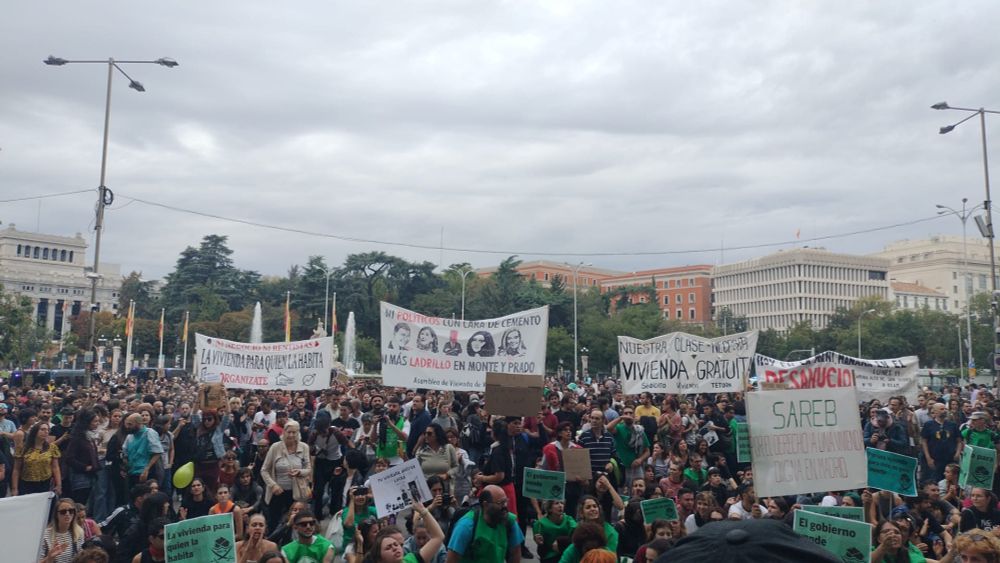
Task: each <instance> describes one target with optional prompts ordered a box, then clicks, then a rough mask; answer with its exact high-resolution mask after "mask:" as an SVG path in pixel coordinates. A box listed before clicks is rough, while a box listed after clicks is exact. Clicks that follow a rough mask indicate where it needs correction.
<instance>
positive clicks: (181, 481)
mask: <svg viewBox="0 0 1000 563" xmlns="http://www.w3.org/2000/svg"><path fill="white" fill-rule="evenodd" d="M191 481H194V462H193V461H189V462H187V463H185V464H184V465H182V466H180V467H178V468H177V471H175V472H174V488H177V489H183V488H184V487H187V486H188V485H190V484H191Z"/></svg>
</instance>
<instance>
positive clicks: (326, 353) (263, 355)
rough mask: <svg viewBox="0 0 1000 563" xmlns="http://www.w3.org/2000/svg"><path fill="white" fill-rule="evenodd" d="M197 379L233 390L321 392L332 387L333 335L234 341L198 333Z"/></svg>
mask: <svg viewBox="0 0 1000 563" xmlns="http://www.w3.org/2000/svg"><path fill="white" fill-rule="evenodd" d="M194 338H195V346H196V348H195V358H196V363H197V365H196V369H197V370H198V380H199V381H201V382H203V383H222V384H223V385H225V386H226V387H228V388H230V389H287V390H301V389H307V390H314V391H319V390H322V389H326V388H328V387H329V386H330V369H331V368H332V367H333V337H332V336H328V337H326V338H315V339H313V340H298V341H296V342H264V343H259V344H251V343H248V342H233V341H231V340H223V339H221V338H214V337H211V336H205V335H204V334H195V335H194Z"/></svg>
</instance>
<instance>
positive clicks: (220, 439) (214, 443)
mask: <svg viewBox="0 0 1000 563" xmlns="http://www.w3.org/2000/svg"><path fill="white" fill-rule="evenodd" d="M191 422H192V423H193V424H194V427H195V431H194V441H195V447H194V474H195V476H196V477H201V480H202V482H204V483H205V487H206V488H207V490H208V494H209V495H214V494H215V488H216V487H217V486H218V484H219V469H220V467H219V462H220V461H221V460H222V458H223V457H224V456H225V454H226V446H225V441H226V437H225V435H224V434H223V429H225V428H226V427H227V426H228V425H229V415H228V413H226V411H225V409H220V410H218V411H216V410H207V411H204V412H200V413H197V412H196V413H194V414H193V415H192V416H191ZM233 476H234V477H235V471H234V472H233Z"/></svg>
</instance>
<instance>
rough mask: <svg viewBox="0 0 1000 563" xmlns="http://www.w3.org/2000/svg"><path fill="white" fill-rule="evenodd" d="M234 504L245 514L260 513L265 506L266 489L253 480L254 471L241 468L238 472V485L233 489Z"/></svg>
mask: <svg viewBox="0 0 1000 563" xmlns="http://www.w3.org/2000/svg"><path fill="white" fill-rule="evenodd" d="M232 495H233V502H235V503H236V506H239V507H240V508H241V509H243V512H244V513H245V514H252V513H254V512H259V511H260V509H261V507H262V506H263V504H264V489H263V488H262V487H261V486H260V485H258V484H257V483H256V482H254V480H253V470H252V469H250V468H249V467H241V468H240V470H239V471H237V472H236V483H235V484H234V485H233V489H232Z"/></svg>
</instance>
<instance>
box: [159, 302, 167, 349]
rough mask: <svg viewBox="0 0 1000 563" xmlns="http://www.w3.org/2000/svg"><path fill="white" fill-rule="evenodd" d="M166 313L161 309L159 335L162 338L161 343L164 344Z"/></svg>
mask: <svg viewBox="0 0 1000 563" xmlns="http://www.w3.org/2000/svg"><path fill="white" fill-rule="evenodd" d="M165 312H166V309H160V330H159V332H158V333H157V334H158V335H159V337H160V342H163V315H164V313H165Z"/></svg>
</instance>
